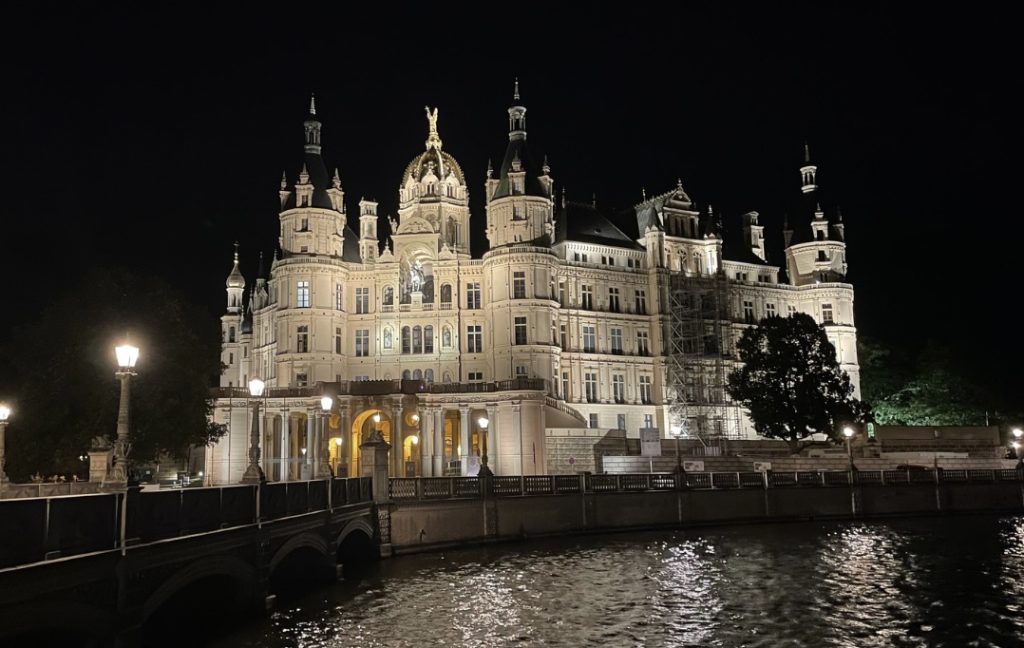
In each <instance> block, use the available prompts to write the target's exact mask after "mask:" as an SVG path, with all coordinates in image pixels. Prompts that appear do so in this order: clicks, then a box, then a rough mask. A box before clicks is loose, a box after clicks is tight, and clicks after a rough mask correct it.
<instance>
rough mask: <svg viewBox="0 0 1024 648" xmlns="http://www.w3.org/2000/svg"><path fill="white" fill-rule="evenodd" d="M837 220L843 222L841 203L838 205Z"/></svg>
mask: <svg viewBox="0 0 1024 648" xmlns="http://www.w3.org/2000/svg"><path fill="white" fill-rule="evenodd" d="M836 222H837V223H842V222H843V210H841V209H840V208H839V205H836Z"/></svg>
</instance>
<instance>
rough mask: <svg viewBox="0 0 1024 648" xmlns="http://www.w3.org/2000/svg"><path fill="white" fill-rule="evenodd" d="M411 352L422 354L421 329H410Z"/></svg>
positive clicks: (416, 327) (415, 327)
mask: <svg viewBox="0 0 1024 648" xmlns="http://www.w3.org/2000/svg"><path fill="white" fill-rule="evenodd" d="M412 352H413V353H423V329H421V328H420V327H418V326H414V327H413V329H412Z"/></svg>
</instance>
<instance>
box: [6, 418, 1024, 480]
mask: <svg viewBox="0 0 1024 648" xmlns="http://www.w3.org/2000/svg"><path fill="white" fill-rule="evenodd" d="M1022 436H1024V430H1022V429H1020V428H1019V427H1015V428H1013V452H1014V454H1015V455H1017V465H1016V466H1015V468H1016V469H1017V470H1018V471H1024V457H1021V456H1020V443H1021V441H1020V438H1021V437H1022ZM2 443H3V442H2V441H0V446H2ZM0 452H2V450H0ZM2 468H3V467H2V466H0V474H2ZM0 479H3V477H2V476H0Z"/></svg>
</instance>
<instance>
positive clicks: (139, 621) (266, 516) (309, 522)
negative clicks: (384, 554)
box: [0, 477, 378, 646]
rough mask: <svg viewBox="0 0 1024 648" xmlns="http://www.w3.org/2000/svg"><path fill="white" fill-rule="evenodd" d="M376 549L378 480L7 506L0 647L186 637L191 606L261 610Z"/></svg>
mask: <svg viewBox="0 0 1024 648" xmlns="http://www.w3.org/2000/svg"><path fill="white" fill-rule="evenodd" d="M377 541H378V533H377V520H376V513H375V507H374V504H373V493H372V482H371V480H370V478H368V477H364V478H354V479H330V480H319V481H306V482H284V483H265V484H259V485H240V486H228V487H211V488H187V489H174V490H160V491H141V490H140V489H139V488H132V489H129V490H128V491H127V492H112V493H101V494H95V495H78V496H69V497H46V498H32V499H12V500H3V501H0V638H3V637H7V639H4V640H2V641H0V643H3V644H4V645H10V646H15V645H18V646H21V645H54V644H55V643H56V642H60V643H66V644H67V645H75V646H82V645H85V646H88V645H98V646H99V645H115V646H122V645H123V646H135V645H138V644H140V643H142V642H143V636H142V630H143V628H144V627H145V628H146V629H147V632H152V633H161V632H164V633H165V632H167V631H168V630H173V632H174V635H168V636H176V637H179V638H181V637H182V635H181V628H180V626H181V624H182V622H183V621H185V619H184V618H183V617H182V616H180V614H179V613H180V611H181V610H182V609H188V610H189V616H188V618H187V624H188V625H189V626H192V625H193V624H196V621H197V615H196V614H194V613H193V609H194V608H199V610H198V612H199V614H198V618H201V617H202V613H203V611H204V609H205V610H206V611H208V612H213V611H215V612H214V614H212V615H210V616H211V618H210V619H208V621H211V622H215V621H217V620H219V619H224V618H226V617H229V616H230V615H231V614H232V612H237V613H239V614H242V613H246V612H252V611H260V610H263V609H264V608H265V607H266V606H267V605H268V604H269V603H271V602H272V601H273V597H274V595H275V594H276V593H277V592H280V591H285V590H287V589H288V588H289V587H291V586H293V585H294V581H296V580H306V581H308V580H317V579H320V580H323V581H325V582H326V581H330V580H333V579H336V578H337V577H338V576H339V575H340V574H341V572H343V571H344V570H346V569H352V568H357V567H358V566H359V565H361V564H365V563H366V562H367V561H369V560H372V559H374V558H376V556H377V549H376V545H377ZM186 602H187V605H183V604H184V603H186ZM196 627H197V629H198V628H202V625H197V626H196ZM194 638H195V637H192V639H194ZM184 640H185V641H186V642H188V641H189V639H188V638H185V639H184ZM8 641H10V643H8ZM145 643H147V644H149V643H151V642H150V641H149V640H147V641H146V642H145Z"/></svg>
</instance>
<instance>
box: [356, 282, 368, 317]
mask: <svg viewBox="0 0 1024 648" xmlns="http://www.w3.org/2000/svg"><path fill="white" fill-rule="evenodd" d="M369 312H370V289H369V288H356V313H358V314H362V313H369Z"/></svg>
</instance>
